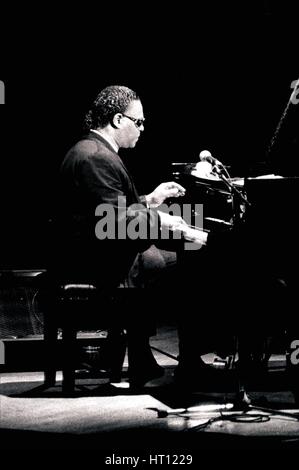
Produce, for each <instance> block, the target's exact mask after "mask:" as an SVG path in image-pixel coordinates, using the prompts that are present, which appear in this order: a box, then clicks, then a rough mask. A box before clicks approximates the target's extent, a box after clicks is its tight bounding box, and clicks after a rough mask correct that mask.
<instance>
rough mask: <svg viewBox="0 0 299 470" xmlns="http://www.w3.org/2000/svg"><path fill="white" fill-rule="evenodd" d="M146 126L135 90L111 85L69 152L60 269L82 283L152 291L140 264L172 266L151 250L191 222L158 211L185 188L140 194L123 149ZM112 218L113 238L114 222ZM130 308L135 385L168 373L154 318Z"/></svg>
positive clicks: (170, 187)
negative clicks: (155, 342)
mask: <svg viewBox="0 0 299 470" xmlns="http://www.w3.org/2000/svg"><path fill="white" fill-rule="evenodd" d="M144 121H145V119H144V113H143V107H142V103H141V101H140V99H139V97H138V96H137V95H136V93H135V92H134V91H132V90H130V89H129V88H127V87H125V86H108V87H107V88H105V89H103V90H102V91H101V92H100V93H99V95H98V96H97V98H96V99H95V101H94V103H93V104H92V107H91V109H90V111H89V112H88V113H87V115H86V118H85V125H86V128H87V131H88V133H87V135H86V136H85V137H83V139H82V140H80V141H79V142H78V143H76V144H75V145H74V146H73V147H72V148H71V149H70V150H69V152H68V153H67V155H66V157H65V159H64V161H63V163H62V166H61V181H60V183H61V188H60V192H59V194H60V197H59V212H60V217H59V228H60V230H59V233H60V240H61V234H63V236H64V239H63V240H61V241H60V246H61V251H60V254H59V256H58V265H59V269H60V272H61V273H65V277H66V279H68V281H69V280H70V276H71V277H73V278H74V280H75V279H82V278H84V279H86V280H90V281H91V282H93V283H97V285H98V286H99V288H100V289H103V291H105V290H107V289H110V288H115V287H144V282H143V281H144V280H143V279H142V272H141V271H140V265H141V264H142V266H143V268H144V266H145V265H146V264H147V265H151V266H158V267H157V270H159V269H160V268H161V267H162V268H163V267H164V265H165V259H164V258H163V256H162V255H161V253H160V252H159V251H158V250H153V249H152V248H151V247H152V245H153V242H156V241H157V234H159V233H160V229H164V228H167V229H169V230H176V229H178V228H180V227H181V226H182V225H183V224H184V221H183V219H182V218H181V217H178V216H172V215H169V214H167V213H166V212H161V211H159V210H157V208H158V207H159V206H160V205H161V204H162V203H163V202H164V201H165V200H166V199H167V198H170V197H171V198H173V197H179V196H181V195H183V194H184V188H183V187H182V186H180V185H179V184H177V183H175V182H169V183H162V184H161V185H159V186H158V187H157V188H156V189H155V190H154V191H153V192H152V193H150V194H148V195H146V196H143V197H140V196H139V195H138V193H137V190H136V188H135V185H134V182H133V180H132V177H131V175H130V174H129V172H128V170H127V168H126V167H125V165H124V163H123V161H122V160H121V158H120V156H119V155H118V152H119V150H120V149H122V148H134V147H135V145H136V143H137V141H138V139H139V137H140V135H141V133H142V132H143V130H144ZM110 210H111V211H110ZM109 211H110V212H109ZM105 212H106V213H107V214H108V218H106V219H104V218H103V216H104V213H105ZM109 214H110V216H109ZM99 216H102V217H101V218H99ZM109 217H110V219H109ZM112 218H113V219H114V220H113V225H112V227H110V229H111V230H110V232H111V233H110V235H109V233H108V232H109V230H108V229H107V225H109V224H110V222H111V219H112ZM105 224H106V226H105ZM120 227H121V228H122V229H121V230H122V234H121V236H120ZM106 229H107V230H106ZM144 233H146V236H144ZM205 236H206V235H205V234H203V241H204V237H205ZM158 237H159V235H158ZM140 254H141V256H140ZM142 254H144V255H142ZM146 254H147V255H148V256H146ZM154 271H155V269H154ZM130 309H131V311H130V312H129V314H126V313H123V315H124V316H125V317H126V321H125V322H124V323H125V326H126V328H127V329H128V355H129V376H130V381H131V385H132V384H133V386H134V385H136V384H137V385H142V384H143V383H145V382H146V381H148V380H149V379H151V378H153V377H156V376H158V375H161V368H160V367H159V366H158V364H157V363H156V361H155V359H154V357H153V355H152V352H151V349H150V347H149V335H150V334H151V330H150V328H149V327H148V325H146V319H145V318H140V316H141V311H140V306H138V309H139V311H138V315H136V311H135V313H134V314H133V313H132V309H134V305H132V304H131V305H129V310H130ZM126 322H127V323H126ZM112 336H113V337H114V336H115V335H112ZM116 336H117V335H116ZM112 349H113V348H110V350H112Z"/></svg>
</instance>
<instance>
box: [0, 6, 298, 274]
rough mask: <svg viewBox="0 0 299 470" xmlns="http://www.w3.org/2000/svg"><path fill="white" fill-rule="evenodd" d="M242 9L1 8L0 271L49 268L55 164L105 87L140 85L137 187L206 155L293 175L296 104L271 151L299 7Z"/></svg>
mask: <svg viewBox="0 0 299 470" xmlns="http://www.w3.org/2000/svg"><path fill="white" fill-rule="evenodd" d="M160 3H161V2H160ZM239 3H240V4H241V2H239ZM239 3H238V2H229V4H227V2H219V3H218V2H215V1H213V2H209V7H205V8H203V7H201V6H200V5H199V6H198V5H196V4H195V2H194V6H188V5H187V4H186V5H185V6H184V8H183V7H182V5H180V6H176V7H174V6H173V5H172V4H169V6H168V5H167V4H164V9H163V10H162V9H161V8H162V7H161V5H159V4H158V5H155V4H154V3H151V4H144V3H141V2H140V3H139V4H138V3H137V4H136V5H134V4H132V3H130V9H129V8H128V7H127V6H125V7H124V10H123V11H121V10H120V9H119V7H118V6H117V5H115V6H113V8H111V10H110V11H106V10H104V8H103V7H102V5H101V6H98V7H97V8H90V9H87V8H83V7H82V6H81V7H79V8H77V9H76V11H75V10H74V7H72V10H68V11H67V12H66V13H62V12H61V11H60V10H59V9H58V10H55V11H54V10H53V9H52V10H50V9H49V10H48V11H47V9H45V10H44V11H38V10H36V7H34V11H30V10H29V7H28V6H27V5H26V7H24V9H22V8H19V9H18V11H17V12H10V13H7V15H5V14H4V16H3V22H4V24H6V29H4V30H3V32H2V33H1V63H2V67H1V69H0V70H1V76H0V79H1V80H3V81H4V82H5V91H6V104H5V105H4V106H0V123H1V127H0V152H1V176H0V178H1V222H2V223H1V237H0V242H1V244H0V259H1V265H2V268H10V267H13V268H33V267H43V264H44V259H45V256H44V255H45V253H46V251H47V243H49V241H48V240H47V242H46V237H45V231H46V221H47V219H48V217H49V216H50V215H51V207H52V201H53V200H54V198H55V188H56V184H55V178H56V174H57V170H58V168H59V164H60V162H61V161H62V159H63V156H64V154H65V152H66V151H67V149H68V148H69V146H70V145H72V144H73V143H74V142H75V141H76V140H77V139H78V138H79V137H80V135H81V123H82V121H83V117H84V113H85V112H86V111H87V110H88V108H89V105H90V102H91V101H92V100H93V99H94V97H95V96H96V94H97V93H98V91H99V90H100V89H101V88H103V87H104V86H107V85H110V84H124V85H127V86H129V87H131V88H133V89H135V90H136V91H137V92H138V94H139V95H140V97H141V99H142V101H143V104H144V111H145V117H146V125H145V132H144V133H143V135H142V138H141V139H140V141H139V143H138V145H137V146H136V148H135V149H134V150H129V151H122V155H123V157H124V158H125V159H126V162H127V164H128V166H129V167H130V169H131V171H132V172H133V173H134V176H135V178H136V181H137V185H138V187H139V190H140V193H143V192H149V191H151V190H152V189H153V188H154V187H155V186H156V185H157V184H159V183H160V182H162V181H163V180H165V179H169V173H170V163H171V162H192V161H197V159H198V154H199V152H200V151H201V150H203V149H209V150H210V151H211V152H212V154H213V155H214V156H216V157H217V158H218V159H219V160H221V161H222V162H224V163H225V164H227V165H230V166H231V173H232V175H233V176H237V175H238V176H246V175H254V174H259V172H264V173H266V172H276V173H280V174H284V175H290V176H292V175H298V174H299V172H298V161H299V160H298V113H299V106H295V105H290V106H289V109H288V112H287V115H286V118H285V119H284V121H283V125H282V127H281V130H280V132H279V134H278V138H277V140H276V143H275V146H274V147H273V149H272V151H271V152H270V153H269V152H267V149H268V147H269V144H270V142H271V139H272V138H273V135H274V131H275V129H276V127H277V125H278V122H279V120H280V118H281V116H282V114H283V112H284V110H285V108H286V106H287V103H288V101H289V98H290V95H291V91H292V90H291V88H290V84H291V82H292V81H294V80H295V79H298V78H299V71H298V50H296V49H298V42H296V31H297V30H298V17H297V15H296V11H295V10H294V5H295V2H287V1H284V2H274V1H273V2H271V1H270V0H269V1H266V0H264V1H260V2H256V4H255V3H254V2H249V1H246V2H242V6H241V5H240V4H239ZM190 5H192V3H191V4H190Z"/></svg>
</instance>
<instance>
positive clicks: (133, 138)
mask: <svg viewBox="0 0 299 470" xmlns="http://www.w3.org/2000/svg"><path fill="white" fill-rule="evenodd" d="M121 119H122V135H121V147H123V148H129V147H130V148H133V147H135V145H136V143H137V141H138V139H139V137H140V133H141V132H142V131H144V126H143V120H144V115H143V107H142V104H141V102H140V101H132V102H131V103H130V104H129V106H128V107H127V109H126V111H125V113H123V115H122V118H121Z"/></svg>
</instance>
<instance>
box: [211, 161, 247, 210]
mask: <svg viewBox="0 0 299 470" xmlns="http://www.w3.org/2000/svg"><path fill="white" fill-rule="evenodd" d="M213 173H214V174H215V175H217V176H218V177H219V178H220V179H221V180H222V181H223V182H224V183H225V184H226V186H228V188H229V189H230V190H231V193H233V192H234V193H235V194H236V195H237V196H239V198H240V199H241V200H242V201H243V202H244V203H245V204H247V205H248V206H251V203H250V202H249V201H248V199H247V197H246V196H244V194H242V193H241V191H239V190H238V189H237V188H236V186H234V185H233V184H232V183H231V182H230V181H229V180H228V178H227V177H226V176H225V175H224V174H223V172H222V171H221V169H219V168H218V167H217V166H215V167H214V168H213Z"/></svg>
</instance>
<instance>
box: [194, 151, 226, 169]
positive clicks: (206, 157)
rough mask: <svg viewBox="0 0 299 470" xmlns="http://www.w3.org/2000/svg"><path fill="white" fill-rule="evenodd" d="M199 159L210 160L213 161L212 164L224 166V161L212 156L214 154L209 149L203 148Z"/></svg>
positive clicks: (209, 161) (202, 160)
mask: <svg viewBox="0 0 299 470" xmlns="http://www.w3.org/2000/svg"><path fill="white" fill-rule="evenodd" d="M199 159H200V161H201V162H208V163H211V165H215V166H222V167H224V165H223V163H221V162H220V161H219V160H217V158H215V157H212V154H211V152H210V151H209V150H202V151H201V152H200V154H199Z"/></svg>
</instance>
